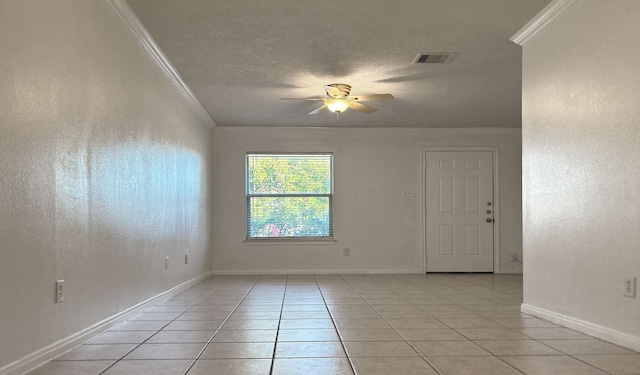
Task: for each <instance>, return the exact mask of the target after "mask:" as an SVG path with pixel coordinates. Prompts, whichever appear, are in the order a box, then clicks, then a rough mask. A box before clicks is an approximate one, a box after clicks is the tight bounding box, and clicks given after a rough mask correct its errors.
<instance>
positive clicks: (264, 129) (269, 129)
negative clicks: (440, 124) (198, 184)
mask: <svg viewBox="0 0 640 375" xmlns="http://www.w3.org/2000/svg"><path fill="white" fill-rule="evenodd" d="M214 133H251V134H253V135H273V134H274V133H286V134H293V133H302V134H376V133H380V134H388V135H397V136H406V135H409V136H411V135H436V134H445V135H520V134H522V129H521V128H406V127H397V128H394V127H380V128H373V127H357V128H344V127H334V128H331V127H298V126H295V127H294V126H290V127H289V126H239V125H234V126H216V128H215V130H214Z"/></svg>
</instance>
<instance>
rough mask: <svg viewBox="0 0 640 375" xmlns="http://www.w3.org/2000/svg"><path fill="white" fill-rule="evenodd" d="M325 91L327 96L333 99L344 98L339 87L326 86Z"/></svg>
mask: <svg viewBox="0 0 640 375" xmlns="http://www.w3.org/2000/svg"><path fill="white" fill-rule="evenodd" d="M324 91H326V92H327V95H329V96H330V97H332V98H342V93H341V92H340V90H339V89H338V88H337V87H333V86H324Z"/></svg>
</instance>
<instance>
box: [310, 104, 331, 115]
mask: <svg viewBox="0 0 640 375" xmlns="http://www.w3.org/2000/svg"><path fill="white" fill-rule="evenodd" d="M325 108H327V105H326V104H324V105H323V106H322V107H319V108H316V109H314V110H313V111H311V112H309V114H310V115H317V114H318V113H320V112H322V111H323V110H324V109H325Z"/></svg>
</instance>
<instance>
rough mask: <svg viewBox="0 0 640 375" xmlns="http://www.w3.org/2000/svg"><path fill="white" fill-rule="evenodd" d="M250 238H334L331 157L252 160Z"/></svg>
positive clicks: (287, 156) (249, 171)
mask: <svg viewBox="0 0 640 375" xmlns="http://www.w3.org/2000/svg"><path fill="white" fill-rule="evenodd" d="M246 163H247V165H246V167H247V170H246V172H247V238H274V237H277V238H282V237H332V236H333V226H332V218H331V199H332V194H333V181H332V175H333V171H332V169H333V168H332V167H333V155H331V154H247V159H246Z"/></svg>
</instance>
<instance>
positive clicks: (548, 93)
mask: <svg viewBox="0 0 640 375" xmlns="http://www.w3.org/2000/svg"><path fill="white" fill-rule="evenodd" d="M639 19H640V3H639V2H638V1H637V0H624V1H623V0H615V1H598V0H581V1H577V2H576V3H575V4H574V5H572V6H571V7H570V8H569V9H568V10H566V11H565V12H564V13H563V14H561V15H560V16H559V17H558V18H557V19H555V20H554V21H553V22H552V23H551V24H550V25H548V26H547V27H546V28H545V29H543V30H542V31H541V32H540V33H538V34H537V35H535V36H534V37H533V38H532V39H531V40H529V41H528V42H527V43H526V44H525V46H524V56H523V64H524V66H523V76H524V77H523V130H522V132H523V134H522V139H523V150H522V153H523V156H522V157H523V227H524V303H525V305H523V308H524V309H525V310H526V311H527V312H532V313H536V314H538V315H540V316H544V317H546V318H549V319H554V320H557V321H559V322H562V323H564V324H567V325H570V326H572V327H575V328H578V329H581V330H583V331H586V332H589V333H592V334H596V335H598V336H601V337H604V338H607V339H609V340H612V341H616V342H618V343H621V344H623V345H626V346H631V347H634V348H635V349H636V350H640V296H638V297H637V298H635V299H630V298H625V297H624V296H623V285H624V277H625V276H636V277H640V248H639V245H640V230H639V229H638V228H640V189H639V188H638V183H639V182H640V171H639V169H638V165H640V106H639V104H638V103H639V102H638V99H639V98H640V49H638V40H637V39H638V35H640V23H639V22H638V20H639Z"/></svg>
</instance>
